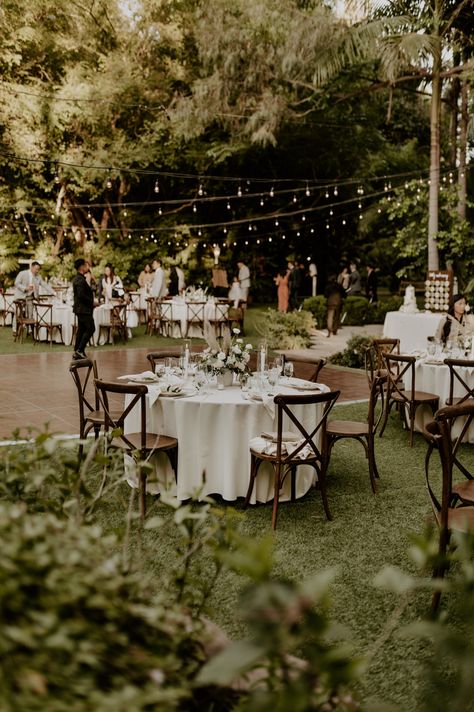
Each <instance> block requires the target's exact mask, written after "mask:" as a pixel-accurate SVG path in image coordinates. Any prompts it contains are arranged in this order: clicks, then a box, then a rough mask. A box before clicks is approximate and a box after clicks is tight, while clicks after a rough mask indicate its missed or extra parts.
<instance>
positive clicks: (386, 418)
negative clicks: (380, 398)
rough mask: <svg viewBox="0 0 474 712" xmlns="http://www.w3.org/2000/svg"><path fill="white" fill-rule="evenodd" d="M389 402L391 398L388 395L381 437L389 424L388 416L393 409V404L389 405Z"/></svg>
mask: <svg viewBox="0 0 474 712" xmlns="http://www.w3.org/2000/svg"><path fill="white" fill-rule="evenodd" d="M389 402H390V400H389V398H388V396H387V400H386V401H385V408H384V414H383V420H382V425H381V426H380V432H379V438H381V437H382V435H383V433H384V430H385V426H386V425H387V421H388V416H389V413H390V409H391V406H390V405H389Z"/></svg>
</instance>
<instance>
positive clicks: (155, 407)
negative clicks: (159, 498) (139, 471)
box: [125, 384, 329, 504]
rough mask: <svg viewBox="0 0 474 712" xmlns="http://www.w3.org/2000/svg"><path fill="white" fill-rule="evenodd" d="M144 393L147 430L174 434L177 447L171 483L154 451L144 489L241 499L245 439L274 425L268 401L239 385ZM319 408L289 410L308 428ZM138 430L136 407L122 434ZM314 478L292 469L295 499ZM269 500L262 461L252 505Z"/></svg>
mask: <svg viewBox="0 0 474 712" xmlns="http://www.w3.org/2000/svg"><path fill="white" fill-rule="evenodd" d="M313 385H314V389H313V392H314V391H318V390H319V392H328V391H329V388H328V387H327V386H326V385H324V384H313ZM148 391H149V392H148V395H147V413H146V416H147V430H148V431H149V432H154V433H164V434H166V435H169V436H172V437H175V438H177V439H178V443H179V450H178V477H177V480H178V482H177V486H176V485H175V479H174V475H173V472H172V470H171V468H170V465H169V462H168V460H167V458H166V456H165V455H164V454H162V453H160V454H157V455H155V456H153V458H152V460H153V462H154V465H155V473H156V478H157V480H158V481H157V482H152V480H153V478H152V476H151V475H149V477H148V480H147V491H149V492H151V493H158V492H159V491H161V490H163V489H169V490H171V491H172V492H173V494H176V496H177V497H178V499H180V500H186V499H188V498H189V497H191V496H192V495H193V494H195V493H196V492H198V491H199V495H200V497H204V496H206V495H211V494H218V495H221V496H222V497H223V498H224V499H225V500H228V501H233V500H235V499H237V498H238V497H245V495H246V493H247V488H248V484H249V477H250V449H249V442H250V440H251V438H255V437H258V436H259V435H260V434H261V433H262V432H266V431H274V430H275V429H276V416H275V415H272V414H271V413H270V409H269V408H268V404H267V405H265V404H263V403H262V401H257V400H253V399H250V398H249V397H248V394H247V393H245V392H242V391H241V389H240V387H239V386H231V387H228V388H225V389H223V390H219V389H217V388H216V387H210V388H209V392H206V393H204V392H202V391H201V392H199V393H195V394H194V395H190V396H189V397H164V396H163V394H161V395H160V396H159V397H157V398H156V400H155V397H156V394H155V395H153V386H150V385H149V386H148ZM278 392H280V393H288V394H295V393H296V392H297V391H296V390H294V389H290V388H286V387H279V388H278ZM306 392H308V391H306ZM153 401H154V402H153ZM126 402H127V399H126ZM322 407H323V406H322V405H314V404H313V405H306V406H297V407H295V408H294V412H295V414H296V416H297V418H298V419H300V421H301V422H302V423H303V424H304V425H305V427H306V428H307V429H310V428H311V424H312V423H315V421H316V419H319V418H320V417H321V415H322ZM283 427H284V430H289V431H291V430H292V429H293V430H294V426H291V424H289V423H284V426H283ZM138 430H140V421H139V409H138V408H136V409H135V410H134V411H133V412H132V413H131V414H130V415H129V416H128V418H127V420H126V424H125V433H127V432H128V433H130V432H136V431H138ZM296 439H298V437H296ZM129 463H130V461H129ZM131 477H133V475H132V476H131ZM314 479H315V471H314V469H313V468H312V467H309V466H307V467H304V466H302V467H300V468H298V476H297V493H296V494H297V497H301V496H303V495H304V494H305V493H306V492H307V491H308V490H309V489H310V487H311V486H312V485H313V484H314ZM153 487H154V489H152V488H153ZM289 488H290V482H289V478H287V480H286V481H285V485H284V491H283V493H282V495H281V499H282V500H285V499H289V498H290V493H289ZM272 498H273V470H272V468H271V466H269V465H268V464H267V463H264V465H262V467H261V472H260V473H259V476H258V477H257V479H256V483H255V487H254V491H253V494H252V504H255V502H256V501H259V502H266V501H268V500H270V499H272Z"/></svg>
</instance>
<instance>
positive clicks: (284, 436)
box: [260, 430, 298, 443]
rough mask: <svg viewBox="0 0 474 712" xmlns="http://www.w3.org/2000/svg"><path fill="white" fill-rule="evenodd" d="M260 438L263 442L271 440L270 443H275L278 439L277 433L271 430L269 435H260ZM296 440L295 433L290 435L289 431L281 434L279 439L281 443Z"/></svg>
mask: <svg viewBox="0 0 474 712" xmlns="http://www.w3.org/2000/svg"><path fill="white" fill-rule="evenodd" d="M260 437H261V438H264V439H265V440H271V441H272V442H274V443H276V441H277V438H278V433H277V432H276V430H272V431H271V432H269V433H260ZM297 438H298V435H297V434H296V433H292V432H291V431H289V430H288V431H285V430H284V431H283V432H282V434H281V439H282V442H289V443H291V442H295V440H296V439H297Z"/></svg>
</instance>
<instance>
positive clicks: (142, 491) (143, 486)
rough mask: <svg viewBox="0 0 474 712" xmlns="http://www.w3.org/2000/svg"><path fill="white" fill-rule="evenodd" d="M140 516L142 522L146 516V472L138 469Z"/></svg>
mask: <svg viewBox="0 0 474 712" xmlns="http://www.w3.org/2000/svg"><path fill="white" fill-rule="evenodd" d="M139 497H140V518H141V520H142V522H143V521H144V519H145V517H146V472H143V470H140V493H139Z"/></svg>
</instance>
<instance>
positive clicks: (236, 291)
mask: <svg viewBox="0 0 474 712" xmlns="http://www.w3.org/2000/svg"><path fill="white" fill-rule="evenodd" d="M228 296H229V299H230V300H231V301H232V302H233V304H234V308H235V309H237V308H238V306H239V304H240V302H242V301H243V299H242V290H241V289H240V282H239V278H238V277H237V275H236V276H235V277H234V280H233V282H232V284H231V285H230V289H229V295H228Z"/></svg>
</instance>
